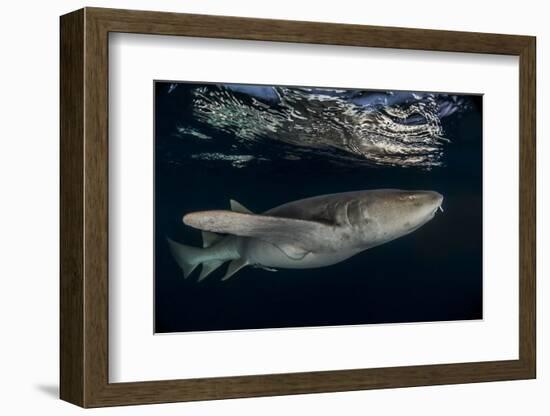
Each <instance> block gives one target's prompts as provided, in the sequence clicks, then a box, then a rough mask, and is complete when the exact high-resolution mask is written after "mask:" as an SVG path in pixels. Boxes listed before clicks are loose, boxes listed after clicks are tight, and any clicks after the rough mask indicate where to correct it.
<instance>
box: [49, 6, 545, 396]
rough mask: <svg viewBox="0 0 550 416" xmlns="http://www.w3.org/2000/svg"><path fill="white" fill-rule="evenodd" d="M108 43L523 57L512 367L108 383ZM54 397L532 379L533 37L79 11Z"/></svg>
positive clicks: (67, 43) (71, 40)
mask: <svg viewBox="0 0 550 416" xmlns="http://www.w3.org/2000/svg"><path fill="white" fill-rule="evenodd" d="M110 32H125V33H142V34H156V35H174V36H192V37H205V38H224V39H241V40H262V41H278V42H298V43H311V44H330V45H347V46H368V47H380V48H396V49H416V50H429V51H448V52H468V53H482V54H503V55H514V56H519V66H520V80H519V85H520V95H519V97H520V102H519V104H520V105H519V109H518V111H519V114H520V116H519V117H520V131H519V136H520V143H519V147H518V150H519V152H520V189H519V194H520V215H519V218H520V224H519V227H520V228H519V229H520V253H519V255H520V268H519V270H518V273H519V311H520V316H519V359H518V360H507V361H492V362H472V363H457V364H443V365H442V364H438V365H419V366H406V367H390V368H366V369H354V370H338V371H320V372H307V373H288V374H265V375H252V376H237V377H218V378H203V379H181V380H170V381H146V382H132V383H109V379H108V360H109V354H108V286H109V285H108V279H109V277H108V222H109V217H108V154H107V152H108V140H109V139H108V65H109V63H108V34H109V33H110ZM60 46H61V155H60V156H61V157H60V159H61V247H60V250H61V259H60V260H61V269H60V278H61V284H60V296H61V303H60V312H61V314H60V325H61V329H60V331H61V333H60V341H61V348H60V359H61V367H60V376H61V382H60V384H61V386H60V396H61V399H63V400H66V401H68V402H71V403H74V404H76V405H79V406H82V407H101V406H115V405H131V404H146V403H163V402H179V401H191V400H212V399H226V398H238V397H257V396H269V395H286V394H301V393H320V392H337V391H351V390H363V389H378V388H395V387H409V386H424V385H438V384H453V383H473V382H487V381H498V380H518V379H529V378H535V374H536V359H535V356H536V342H535V341H536V334H535V310H536V307H535V244H536V242H535V241H536V240H535V220H536V212H535V125H536V123H535V105H536V97H535V51H536V47H535V38H534V37H530V36H516V35H500V34H485V33H467V32H451V31H436V30H420V29H402V28H390V27H375V26H360V25H345V24H328V23H313V22H296V21H283V20H264V19H253V18H240V17H225V16H206V15H189V14H176V13H163V12H146V11H130V10H113V9H100V8H85V9H81V10H78V11H75V12H72V13H69V14H67V15H64V16H62V17H61V45H60Z"/></svg>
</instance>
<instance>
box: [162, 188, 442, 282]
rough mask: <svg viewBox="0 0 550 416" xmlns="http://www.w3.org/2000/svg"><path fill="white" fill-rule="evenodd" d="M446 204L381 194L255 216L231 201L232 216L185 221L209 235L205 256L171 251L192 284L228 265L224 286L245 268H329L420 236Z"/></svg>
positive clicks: (322, 199) (432, 196)
mask: <svg viewBox="0 0 550 416" xmlns="http://www.w3.org/2000/svg"><path fill="white" fill-rule="evenodd" d="M442 202H443V196H442V195H441V194H439V193H437V192H434V191H406V190H398V189H377V190H367V191H357V192H344V193H338V194H329V195H320V196H316V197H312V198H307V199H301V200H298V201H293V202H289V203H287V204H283V205H280V206H278V207H275V208H272V209H270V210H268V211H265V212H264V213H261V214H254V213H253V212H251V211H250V210H248V209H247V208H245V207H244V206H243V205H241V204H239V203H238V202H236V201H234V200H231V201H230V205H231V210H213V211H198V212H192V213H189V214H187V215H185V216H184V217H183V222H184V223H185V224H186V225H188V226H190V227H193V228H197V229H199V230H202V237H203V247H202V248H198V247H191V246H186V245H183V244H180V243H177V242H175V241H173V240H171V239H168V243H169V246H170V250H171V252H172V255H173V256H174V258H175V260H176V262H177V263H178V265H179V266H180V267H181V269H182V270H183V273H184V276H185V277H187V276H189V275H190V274H191V273H192V272H193V270H194V269H195V268H196V267H197V266H198V265H202V270H201V273H200V275H199V278H198V280H199V281H201V280H203V279H204V278H205V277H206V276H208V275H209V274H210V273H212V272H213V271H214V270H216V269H217V268H218V267H220V266H221V265H222V264H224V263H225V262H228V261H229V262H230V263H229V266H228V268H227V271H226V273H225V276H224V277H223V279H222V280H226V279H228V278H229V277H231V276H232V275H234V274H235V273H236V272H237V271H239V270H240V269H242V268H243V267H245V266H255V267H260V268H264V269H266V270H269V271H274V270H276V269H307V268H315V267H324V266H330V265H333V264H336V263H339V262H341V261H344V260H346V259H348V258H350V257H352V256H354V255H356V254H358V253H361V252H362V251H365V250H367V249H369V248H372V247H376V246H379V245H381V244H384V243H387V242H389V241H392V240H395V239H396V238H399V237H402V236H404V235H407V234H409V233H411V232H413V231H415V230H416V229H418V228H420V227H421V226H422V225H424V224H426V223H427V222H428V221H430V220H431V219H432V218H433V217H434V215H435V213H436V212H437V210H438V209H441V211H443V209H442V208H441V204H442Z"/></svg>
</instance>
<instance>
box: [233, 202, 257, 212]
mask: <svg viewBox="0 0 550 416" xmlns="http://www.w3.org/2000/svg"><path fill="white" fill-rule="evenodd" d="M229 204H230V206H231V211H233V212H240V213H242V214H253V212H252V211H250V210H249V209H248V208H246V207H245V206H244V205H243V204H241V203H239V202H237V201H235V200H234V199H230V200H229Z"/></svg>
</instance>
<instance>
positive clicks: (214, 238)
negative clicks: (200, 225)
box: [202, 231, 223, 248]
mask: <svg viewBox="0 0 550 416" xmlns="http://www.w3.org/2000/svg"><path fill="white" fill-rule="evenodd" d="M222 238H223V236H221V235H219V234H216V233H211V232H210V231H203V232H202V247H203V248H207V247H210V246H212V245H214V244H215V243H217V242H218V241H219V240H221V239H222Z"/></svg>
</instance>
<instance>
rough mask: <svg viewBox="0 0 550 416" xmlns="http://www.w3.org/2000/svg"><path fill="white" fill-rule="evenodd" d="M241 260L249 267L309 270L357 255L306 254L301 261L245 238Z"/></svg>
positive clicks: (267, 244)
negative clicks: (249, 265) (245, 261)
mask: <svg viewBox="0 0 550 416" xmlns="http://www.w3.org/2000/svg"><path fill="white" fill-rule="evenodd" d="M241 250H242V252H241V258H243V259H246V260H247V261H248V263H249V264H251V265H253V264H254V265H261V266H265V267H272V268H276V269H277V268H279V269H309V268H315V267H324V266H330V265H331V264H336V263H339V262H341V261H344V260H346V259H348V258H350V257H351V256H353V255H355V254H357V253H358V251H357V250H356V249H355V250H339V251H331V252H319V253H307V254H306V255H305V256H304V257H303V258H301V259H293V258H290V257H288V256H287V255H286V254H285V253H284V252H283V251H282V250H281V249H279V248H278V247H277V246H275V245H273V244H271V243H268V242H265V241H262V240H259V239H255V238H246V239H245V241H244V242H243V245H242V249H241Z"/></svg>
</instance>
